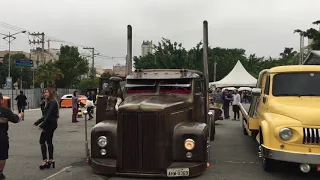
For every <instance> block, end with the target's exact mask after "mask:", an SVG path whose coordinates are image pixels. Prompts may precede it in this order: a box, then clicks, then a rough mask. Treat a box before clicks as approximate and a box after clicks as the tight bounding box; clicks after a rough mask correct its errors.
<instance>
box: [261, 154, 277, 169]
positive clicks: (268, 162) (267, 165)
mask: <svg viewBox="0 0 320 180" xmlns="http://www.w3.org/2000/svg"><path fill="white" fill-rule="evenodd" d="M275 165H276V161H275V160H273V159H269V158H265V157H262V168H263V170H264V171H266V172H272V171H274V169H275Z"/></svg>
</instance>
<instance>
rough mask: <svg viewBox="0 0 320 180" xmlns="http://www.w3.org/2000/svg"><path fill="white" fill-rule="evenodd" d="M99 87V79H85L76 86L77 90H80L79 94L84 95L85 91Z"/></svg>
mask: <svg viewBox="0 0 320 180" xmlns="http://www.w3.org/2000/svg"><path fill="white" fill-rule="evenodd" d="M97 87H99V78H97V77H95V78H93V79H91V78H87V79H84V80H81V81H80V83H79V84H78V85H77V89H79V90H80V92H82V93H85V92H87V89H89V88H97Z"/></svg>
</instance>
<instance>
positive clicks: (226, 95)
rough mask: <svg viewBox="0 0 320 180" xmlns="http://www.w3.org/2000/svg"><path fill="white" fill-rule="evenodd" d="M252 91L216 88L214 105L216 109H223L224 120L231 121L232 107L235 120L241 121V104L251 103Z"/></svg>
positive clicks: (213, 96)
mask: <svg viewBox="0 0 320 180" xmlns="http://www.w3.org/2000/svg"><path fill="white" fill-rule="evenodd" d="M251 97H252V95H251V92H250V91H246V90H245V91H240V92H239V91H238V90H237V89H235V90H228V89H227V88H225V89H223V91H222V90H221V89H220V88H216V89H215V90H214V91H213V93H212V103H213V105H214V107H216V108H222V110H223V114H224V119H230V113H229V109H230V106H232V111H233V114H234V116H233V120H240V106H239V105H240V103H251Z"/></svg>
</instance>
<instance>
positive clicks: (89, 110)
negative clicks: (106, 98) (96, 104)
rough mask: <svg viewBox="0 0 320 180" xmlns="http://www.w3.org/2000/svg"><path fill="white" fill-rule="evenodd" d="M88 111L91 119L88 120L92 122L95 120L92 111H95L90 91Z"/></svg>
mask: <svg viewBox="0 0 320 180" xmlns="http://www.w3.org/2000/svg"><path fill="white" fill-rule="evenodd" d="M87 101H88V102H87V111H88V115H89V119H88V120H91V119H93V116H92V110H93V96H92V94H91V92H90V91H88V99H87ZM90 101H91V102H92V103H89V102H90Z"/></svg>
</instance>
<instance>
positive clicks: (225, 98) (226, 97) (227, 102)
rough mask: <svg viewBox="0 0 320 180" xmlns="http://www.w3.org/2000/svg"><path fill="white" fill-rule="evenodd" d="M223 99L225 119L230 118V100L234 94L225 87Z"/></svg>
mask: <svg viewBox="0 0 320 180" xmlns="http://www.w3.org/2000/svg"><path fill="white" fill-rule="evenodd" d="M222 100H223V105H222V108H223V113H224V118H225V119H230V115H229V109H230V101H231V100H232V96H231V95H230V93H229V91H228V89H225V90H224V91H223V93H222Z"/></svg>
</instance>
